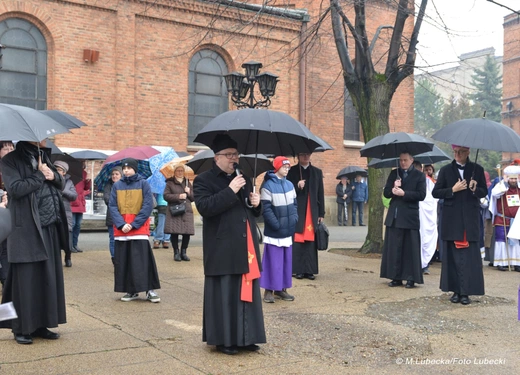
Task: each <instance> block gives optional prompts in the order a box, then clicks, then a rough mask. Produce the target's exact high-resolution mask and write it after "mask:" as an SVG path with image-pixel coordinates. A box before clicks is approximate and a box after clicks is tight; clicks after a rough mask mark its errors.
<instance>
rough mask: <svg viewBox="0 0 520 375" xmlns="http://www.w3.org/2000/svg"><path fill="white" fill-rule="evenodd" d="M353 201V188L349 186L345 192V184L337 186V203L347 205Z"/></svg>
mask: <svg viewBox="0 0 520 375" xmlns="http://www.w3.org/2000/svg"><path fill="white" fill-rule="evenodd" d="M345 194H347V199H343V196H344V195H345ZM351 201H352V187H351V186H350V184H347V188H346V190H345V191H343V184H342V183H341V182H340V183H339V184H338V185H337V186H336V203H340V204H343V203H347V204H349V203H350V202H351Z"/></svg>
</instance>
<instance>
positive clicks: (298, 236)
mask: <svg viewBox="0 0 520 375" xmlns="http://www.w3.org/2000/svg"><path fill="white" fill-rule="evenodd" d="M305 241H309V242H313V241H314V224H313V223H312V214H311V197H310V195H308V196H307V209H306V210H305V226H304V227H303V233H295V234H294V242H300V243H303V242H305Z"/></svg>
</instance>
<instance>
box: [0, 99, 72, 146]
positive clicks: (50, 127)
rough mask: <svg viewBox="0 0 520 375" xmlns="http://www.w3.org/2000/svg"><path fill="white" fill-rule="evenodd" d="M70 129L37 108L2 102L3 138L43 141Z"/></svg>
mask: <svg viewBox="0 0 520 375" xmlns="http://www.w3.org/2000/svg"><path fill="white" fill-rule="evenodd" d="M68 132H69V129H67V128H66V127H64V126H63V125H61V124H59V123H58V122H56V121H55V120H53V119H52V118H50V117H49V116H45V115H44V114H42V113H40V112H39V111H37V110H36V109H32V108H29V107H22V106H19V105H12V104H0V134H1V135H2V139H11V140H18V141H31V142H41V141H43V140H44V139H46V138H49V137H52V136H54V135H56V134H61V133H68Z"/></svg>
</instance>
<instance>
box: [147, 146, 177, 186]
mask: <svg viewBox="0 0 520 375" xmlns="http://www.w3.org/2000/svg"><path fill="white" fill-rule="evenodd" d="M153 148H155V149H156V150H157V151H159V152H160V154H157V155H154V156H152V157H151V158H150V159H148V161H149V162H150V169H151V170H152V175H151V176H150V177H148V179H147V181H148V183H149V184H150V187H151V188H152V193H156V194H162V193H163V192H164V188H165V187H166V179H165V178H164V176H163V174H162V173H161V167H162V166H163V165H164V164H166V163H168V162H169V161H170V160H172V159H175V158H177V157H178V155H177V153H176V152H175V150H174V149H173V148H171V147H163V146H153Z"/></svg>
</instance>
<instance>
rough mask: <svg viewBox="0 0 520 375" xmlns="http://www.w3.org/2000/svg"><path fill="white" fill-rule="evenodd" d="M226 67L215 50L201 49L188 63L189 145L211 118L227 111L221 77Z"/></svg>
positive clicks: (223, 84) (225, 90) (224, 84)
mask: <svg viewBox="0 0 520 375" xmlns="http://www.w3.org/2000/svg"><path fill="white" fill-rule="evenodd" d="M227 73H228V68H227V66H226V63H225V61H224V59H223V58H222V57H221V56H220V55H219V54H218V53H216V52H215V51H212V50H208V49H204V50H201V51H199V52H197V53H196V54H195V55H194V56H193V57H192V59H191V61H190V76H189V104H188V144H189V145H193V144H194V142H193V140H194V139H195V136H196V135H197V133H198V132H199V131H200V130H201V129H202V128H203V127H204V126H206V124H207V123H208V122H209V121H210V120H211V119H213V118H214V117H216V116H218V115H220V114H221V113H223V112H226V111H227V110H228V93H227V89H226V80H225V78H224V75H225V74H227Z"/></svg>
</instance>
